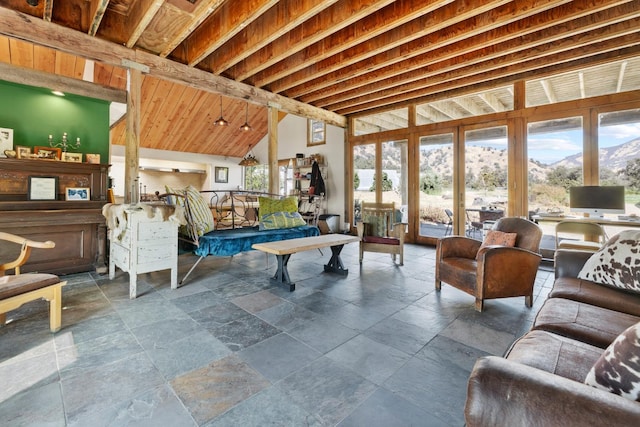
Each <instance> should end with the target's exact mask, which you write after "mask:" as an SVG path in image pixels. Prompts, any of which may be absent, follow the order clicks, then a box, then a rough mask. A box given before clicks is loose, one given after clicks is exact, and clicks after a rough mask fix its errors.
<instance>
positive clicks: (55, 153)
mask: <svg viewBox="0 0 640 427" xmlns="http://www.w3.org/2000/svg"><path fill="white" fill-rule="evenodd" d="M33 154H35V155H36V157H37V158H39V159H45V160H60V157H61V156H62V148H60V147H40V146H36V147H33Z"/></svg>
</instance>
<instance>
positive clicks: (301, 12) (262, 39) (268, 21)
mask: <svg viewBox="0 0 640 427" xmlns="http://www.w3.org/2000/svg"><path fill="white" fill-rule="evenodd" d="M337 1H338V0H322V1H318V0H280V1H279V2H278V4H276V5H275V6H273V7H272V8H270V9H269V10H267V11H266V12H265V13H264V14H262V15H261V16H260V17H259V18H258V19H256V20H254V21H253V22H251V23H249V24H248V25H247V26H246V27H245V28H243V30H242V33H240V34H236V35H235V36H234V37H233V38H232V39H230V40H229V41H227V42H226V43H225V44H223V45H222V46H220V48H219V49H216V51H215V52H213V53H212V54H211V55H210V58H208V59H209V62H210V64H211V66H210V67H207V68H210V69H211V71H212V72H213V73H215V74H222V72H223V71H225V70H227V69H228V68H230V67H232V66H234V65H235V64H237V63H238V62H240V61H242V60H243V59H245V58H247V57H249V56H250V55H252V54H254V53H256V52H257V51H259V50H260V49H262V48H263V47H265V46H266V45H268V44H269V43H271V42H272V41H274V40H277V39H278V38H280V37H282V36H283V35H285V34H287V33H288V32H289V31H291V30H293V29H294V28H296V27H297V26H299V25H302V24H304V23H305V22H306V21H307V20H309V19H310V18H312V17H313V16H315V15H317V14H318V13H320V12H322V11H323V10H324V9H326V8H328V7H330V6H331V5H333V4H334V3H336V2H337Z"/></svg>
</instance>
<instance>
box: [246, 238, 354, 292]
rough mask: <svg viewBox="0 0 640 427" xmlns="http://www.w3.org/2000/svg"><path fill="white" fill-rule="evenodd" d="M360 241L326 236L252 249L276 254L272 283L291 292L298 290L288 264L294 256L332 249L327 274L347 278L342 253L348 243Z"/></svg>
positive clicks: (257, 246) (263, 245)
mask: <svg viewBox="0 0 640 427" xmlns="http://www.w3.org/2000/svg"><path fill="white" fill-rule="evenodd" d="M359 240H360V239H359V238H358V237H356V236H351V235H348V234H324V235H322V236H312V237H301V238H298V239H289V240H280V241H278V242H267V243H255V244H253V245H252V246H251V247H252V248H253V249H255V250H258V251H261V252H266V253H269V254H274V255H275V256H276V259H277V260H278V269H277V270H276V274H275V276H273V278H271V281H272V282H274V283H277V284H279V285H281V284H283V285H285V286H287V285H288V286H289V291H294V290H295V289H296V284H295V283H293V282H291V279H290V278H289V271H288V270H287V264H288V262H289V258H290V257H291V255H292V254H295V253H297V252H303V251H310V250H312V249H322V248H326V247H331V259H330V260H329V262H328V263H327V264H326V265H325V266H324V271H325V272H327V273H336V274H340V275H343V276H346V275H347V274H348V273H349V270H347V269H345V268H344V265H343V264H342V260H341V259H340V252H341V251H342V248H343V247H344V245H345V244H347V243H353V242H357V241H359Z"/></svg>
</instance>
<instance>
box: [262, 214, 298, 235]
mask: <svg viewBox="0 0 640 427" xmlns="http://www.w3.org/2000/svg"><path fill="white" fill-rule="evenodd" d="M303 225H307V223H306V222H305V220H304V218H302V215H300V214H299V213H298V212H273V213H270V214H268V215H261V216H260V224H259V226H258V229H259V230H261V231H262V230H278V229H282V228H293V227H300V226H303Z"/></svg>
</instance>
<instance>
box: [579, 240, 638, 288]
mask: <svg viewBox="0 0 640 427" xmlns="http://www.w3.org/2000/svg"><path fill="white" fill-rule="evenodd" d="M578 278H580V279H583V280H590V281H592V282H596V283H600V284H602V285H609V286H613V287H617V288H622V289H626V290H629V291H632V292H638V293H640V231H637V230H625V231H621V232H620V233H618V234H616V235H615V236H613V237H612V238H611V239H609V241H608V242H607V243H605V245H604V246H603V247H602V249H600V250H599V251H598V252H596V253H594V254H593V255H591V258H589V259H588V260H587V262H586V263H585V264H584V266H583V267H582V270H580V273H578Z"/></svg>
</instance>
